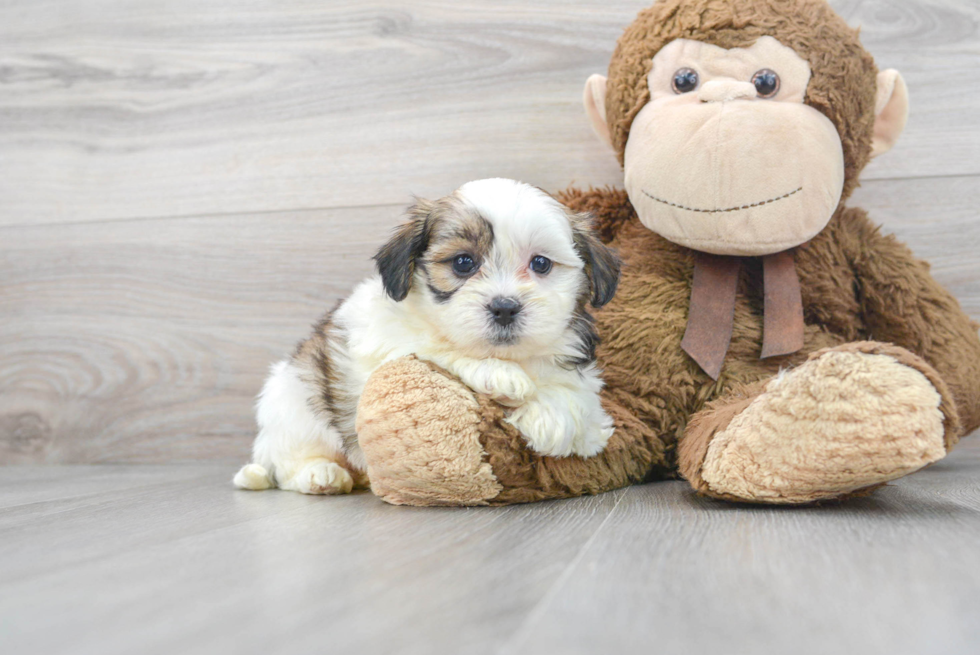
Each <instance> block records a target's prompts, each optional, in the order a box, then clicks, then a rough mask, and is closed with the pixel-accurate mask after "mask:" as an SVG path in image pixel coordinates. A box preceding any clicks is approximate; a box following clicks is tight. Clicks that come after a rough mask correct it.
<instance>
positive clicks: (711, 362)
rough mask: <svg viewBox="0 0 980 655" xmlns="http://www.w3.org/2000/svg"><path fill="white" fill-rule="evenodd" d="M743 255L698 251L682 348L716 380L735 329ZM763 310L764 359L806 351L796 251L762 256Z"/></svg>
mask: <svg viewBox="0 0 980 655" xmlns="http://www.w3.org/2000/svg"><path fill="white" fill-rule="evenodd" d="M741 266H742V258H741V257H729V256H723V255H709V254H708V253H703V252H699V253H697V259H696V260H695V263H694V283H693V285H692V286H691V308H690V312H689V313H688V317H687V330H686V331H685V332H684V340H683V341H682V342H681V348H683V349H684V352H686V353H687V354H688V355H690V356H691V357H692V358H693V359H694V361H696V362H697V363H698V366H700V367H701V368H702V369H703V370H704V372H705V373H707V374H708V375H710V376H711V379H712V380H717V379H718V375H719V373H721V366H722V364H723V363H724V361H725V354H726V353H727V352H728V345H729V344H730V343H731V340H732V329H733V327H734V325H735V291H736V289H737V287H738V272H739V269H740V268H741ZM762 271H763V273H762V283H763V285H764V291H765V305H764V307H763V311H764V314H763V324H762V325H763V336H762V355H761V357H762V358H763V359H765V358H766V357H775V356H776V355H788V354H790V353H795V352H796V351H797V350H799V349H800V348H802V347H803V299H802V297H801V295H800V279H799V277H798V276H797V275H796V263H795V262H794V260H793V251H791V250H785V251H783V252H777V253H776V254H774V255H766V256H765V257H763V258H762Z"/></svg>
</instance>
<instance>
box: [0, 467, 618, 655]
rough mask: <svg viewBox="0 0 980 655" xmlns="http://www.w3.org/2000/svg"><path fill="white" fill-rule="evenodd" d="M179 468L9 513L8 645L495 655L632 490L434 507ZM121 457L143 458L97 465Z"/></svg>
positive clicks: (0, 612)
mask: <svg viewBox="0 0 980 655" xmlns="http://www.w3.org/2000/svg"><path fill="white" fill-rule="evenodd" d="M8 470H9V469H8ZM30 470H34V469H30ZM54 470H57V471H65V470H67V471H69V472H74V469H70V468H69V469H65V468H64V467H56V468H55V469H54ZM142 470H144V469H143V467H140V468H139V469H138V471H137V473H138V472H139V471H142ZM171 470H172V471H173V472H174V475H175V478H174V480H173V481H172V482H169V483H166V482H161V481H159V480H152V479H151V480H148V481H147V482H148V483H147V484H146V485H145V486H142V487H139V488H133V487H132V486H131V484H130V483H128V482H127V483H126V484H124V485H121V487H120V489H118V490H103V491H99V492H90V493H79V494H77V495H74V496H71V497H64V498H59V499H57V500H51V501H46V502H36V503H32V504H30V505H19V506H13V507H8V508H6V509H3V510H0V535H2V536H0V648H3V650H4V652H10V653H14V652H38V653H52V654H53V653H60V652H65V653H68V652H70V653H87V652H93V653H94V652H98V653H103V654H108V653H131V652H134V651H133V649H134V648H135V649H136V650H137V651H139V652H179V653H218V652H221V653H224V652H239V653H269V652H290V651H293V652H320V651H328V652H336V651H353V652H366V653H381V652H391V653H394V652H397V653H418V654H419V655H427V654H429V653H464V652H488V650H487V649H488V647H489V646H491V645H492V644H494V643H498V642H499V641H500V639H501V636H502V635H505V634H508V633H510V632H512V631H513V630H514V629H516V628H517V627H518V626H519V625H520V623H521V622H522V621H523V620H524V618H525V616H526V613H527V612H528V611H529V609H530V608H531V607H533V606H534V605H535V604H536V603H537V602H539V601H540V599H541V598H542V597H543V596H544V595H545V594H546V593H547V591H548V589H549V588H550V587H551V586H552V585H553V584H554V582H555V580H556V579H557V578H558V577H559V576H560V575H561V573H562V571H563V570H564V569H565V567H567V566H568V565H569V564H570V563H571V561H572V560H574V558H575V557H576V556H577V554H578V552H579V550H580V549H581V548H582V546H583V545H584V544H585V543H586V542H587V541H588V540H589V539H590V538H591V537H592V535H594V534H595V532H596V530H597V529H598V527H599V526H600V525H601V523H602V521H604V520H605V518H606V517H607V516H608V515H609V513H610V511H611V510H612V508H613V507H615V504H616V502H618V500H619V499H620V498H621V497H622V494H623V492H617V493H610V494H606V495H604V496H600V497H594V498H587V499H582V502H581V503H577V504H576V506H575V510H574V511H572V512H568V511H566V508H565V507H564V506H562V505H561V504H541V505H537V506H524V507H512V508H506V509H503V510H498V511H473V510H469V509H458V510H447V511H436V512H430V511H426V510H424V509H423V510H416V509H409V508H399V507H393V506H389V505H385V504H384V503H382V502H381V501H380V500H378V499H377V498H375V497H374V496H372V495H370V494H368V493H361V494H355V495H352V496H346V497H342V498H324V497H310V496H302V495H300V494H294V493H285V492H272V493H250V492H242V491H236V490H234V489H232V488H231V486H230V482H229V475H230V474H231V473H232V472H233V468H231V467H228V468H216V467H214V466H209V467H200V466H198V467H193V466H191V467H171ZM113 471H120V472H121V473H122V474H123V475H126V474H129V473H130V472H131V471H132V468H131V467H94V470H93V473H92V475H93V476H96V477H99V478H103V477H105V476H108V475H111V474H112V472H113ZM3 473H5V471H0V474H3ZM74 483H77V480H76V481H75V482H67V483H63V484H61V485H58V484H57V483H54V484H53V485H51V486H54V487H56V488H60V489H62V490H63V491H64V492H65V493H68V492H70V491H71V490H72V487H73V485H74ZM332 500H336V501H338V502H330V501H332ZM3 501H4V498H3V493H2V491H0V506H2V505H3V504H4V502H3ZM324 501H327V502H324ZM107 533H111V534H112V538H111V539H107V538H106V534H107ZM38 544H44V547H43V548H38ZM54 626H57V630H52V629H51V628H52V627H54Z"/></svg>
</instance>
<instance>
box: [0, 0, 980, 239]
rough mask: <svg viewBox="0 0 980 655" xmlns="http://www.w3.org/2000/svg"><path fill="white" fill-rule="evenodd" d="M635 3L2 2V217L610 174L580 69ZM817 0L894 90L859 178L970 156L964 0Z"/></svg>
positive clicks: (309, 202)
mask: <svg viewBox="0 0 980 655" xmlns="http://www.w3.org/2000/svg"><path fill="white" fill-rule="evenodd" d="M648 3H649V0H614V1H607V0H576V1H575V2H566V1H565V0H535V1H534V2H525V1H524V0H507V1H505V2H494V3H483V2H475V1H472V0H470V1H461V2H457V1H454V2H445V1H440V0H416V1H413V2H377V1H370V0H369V1H358V2H350V1H335V2H308V1H303V0H249V1H248V2H238V3H229V2H227V1H225V0H206V1H201V0H146V1H144V2H140V3H139V4H132V3H124V2H120V0H59V1H54V0H10V1H8V2H4V3H3V4H2V5H0V85H2V91H3V92H2V93H0V152H2V153H3V154H2V156H0V198H3V211H2V212H0V224H7V225H10V224H38V223H65V222H76V221H92V220H108V219H132V218H146V217H162V216H178V215H204V214H220V213H240V212H254V211H283V210H292V209H303V208H321V207H339V206H354V205H358V206H359V205H367V204H385V203H400V202H402V199H403V198H404V197H405V196H406V195H407V194H408V193H410V192H414V193H418V194H421V195H442V194H443V193H445V192H447V191H449V190H451V189H453V188H455V187H456V186H458V185H459V184H460V183H462V182H464V181H467V180H470V179H476V178H480V177H487V176H506V177H514V178H519V179H524V180H526V181H529V182H532V183H535V184H538V185H540V186H543V187H546V188H558V187H563V186H565V185H567V184H568V183H569V182H572V181H576V182H578V183H581V184H589V183H592V184H606V183H615V182H617V181H618V180H619V179H620V172H619V170H618V168H617V166H616V163H615V160H614V159H613V157H612V155H611V154H610V153H609V152H607V151H606V149H605V148H604V146H602V145H600V144H599V142H598V140H597V139H595V138H594V137H593V135H592V134H591V130H590V128H589V126H588V124H587V121H586V119H585V117H584V112H583V110H582V108H581V105H580V97H581V89H582V85H583V83H584V81H585V79H586V78H587V77H588V75H589V74H591V73H595V72H602V71H604V70H605V69H606V66H607V64H608V60H609V56H610V54H611V52H612V49H613V47H614V44H615V40H616V38H618V36H619V34H620V33H621V32H622V30H623V28H624V27H625V26H626V25H627V24H628V23H629V22H630V21H631V20H632V18H633V16H634V15H635V14H636V12H637V11H638V10H639V9H641V8H643V7H645V6H646V5H647V4H648ZM833 4H834V5H835V6H836V7H837V8H838V9H839V10H840V12H841V13H842V15H843V16H844V17H845V18H847V19H848V20H849V21H850V22H851V24H853V25H859V26H861V28H862V37H863V40H864V42H865V44H866V45H867V47H868V48H869V49H870V50H871V52H872V53H873V54H874V55H875V57H876V59H877V61H878V62H879V64H880V65H881V66H882V67H894V68H898V69H900V70H901V71H902V72H903V73H904V75H905V77H906V80H907V81H908V84H909V88H910V89H911V96H912V113H911V118H910V122H909V126H908V129H907V131H906V134H905V135H904V137H903V138H902V139H901V140H900V141H899V144H898V146H897V147H896V148H895V150H894V151H893V152H892V153H890V154H889V155H888V156H886V157H883V158H881V159H880V160H879V161H876V162H874V163H873V164H872V166H871V167H870V168H869V169H868V171H866V174H865V178H866V179H888V178H896V177H902V178H904V177H918V176H937V175H965V174H974V175H975V174H980V113H978V112H977V111H976V106H977V102H978V100H980V78H978V76H977V75H976V74H975V72H976V68H977V63H978V61H980V5H977V3H974V2H957V1H955V0H915V1H913V0H903V1H900V2H893V1H888V2H886V1H885V0H863V1H860V0H838V1H836V2H834V3H833Z"/></svg>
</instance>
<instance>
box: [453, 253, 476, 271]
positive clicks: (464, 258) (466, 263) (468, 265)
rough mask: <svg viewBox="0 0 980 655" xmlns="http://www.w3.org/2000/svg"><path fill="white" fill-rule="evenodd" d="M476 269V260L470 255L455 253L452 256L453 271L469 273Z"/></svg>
mask: <svg viewBox="0 0 980 655" xmlns="http://www.w3.org/2000/svg"><path fill="white" fill-rule="evenodd" d="M475 270H476V262H475V261H474V260H473V257H472V256H471V255H456V256H455V257H454V258H453V273H455V274H456V275H469V274H470V273H472V272H473V271H475Z"/></svg>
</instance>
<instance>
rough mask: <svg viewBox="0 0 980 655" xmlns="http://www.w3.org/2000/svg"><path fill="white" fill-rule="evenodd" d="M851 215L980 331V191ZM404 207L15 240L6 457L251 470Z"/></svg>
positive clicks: (878, 198) (946, 187)
mask: <svg viewBox="0 0 980 655" xmlns="http://www.w3.org/2000/svg"><path fill="white" fill-rule="evenodd" d="M853 204H855V205H860V206H863V207H865V208H867V209H868V210H869V211H870V212H871V215H872V217H873V218H874V219H875V220H877V221H879V222H882V223H884V225H885V228H884V229H885V230H886V231H890V232H896V233H897V234H898V235H899V236H900V237H901V238H903V239H906V240H908V242H909V243H911V244H912V246H913V249H914V250H915V251H916V253H917V254H919V255H920V256H922V257H926V258H928V259H930V260H931V261H932V262H933V272H934V274H935V275H936V277H937V278H938V279H939V280H940V281H942V282H943V283H944V284H946V285H948V286H949V287H950V289H951V290H952V291H953V292H954V293H955V294H956V295H957V296H958V297H959V298H960V301H961V302H962V304H963V306H964V308H965V310H966V311H967V312H968V313H970V314H971V315H972V316H973V317H974V318H980V260H978V259H977V257H976V253H975V244H976V243H980V223H978V221H977V220H976V207H978V206H980V179H978V178H977V177H964V178H948V179H946V178H939V179H931V180H897V181H878V182H868V183H866V184H865V186H864V187H863V188H862V189H860V190H859V191H858V193H857V195H856V197H855V199H854V203H853ZM401 210H402V207H401V206H398V205H393V206H380V207H367V208H357V209H336V210H319V211H307V212H287V213H278V214H247V215H241V216H228V215H224V216H216V217H201V218H177V219H167V220H152V221H141V220H133V221H120V222H97V223H86V224H72V225H40V226H19V227H8V228H0V240H2V241H3V244H4V245H3V247H2V248H0V315H2V316H5V317H7V319H6V320H4V321H2V322H0V462H3V463H30V462H49V463H73V462H90V463H91V462H103V463H104V462H143V463H160V462H174V461H198V460H202V459H223V460H229V459H230V460H235V461H241V460H244V459H245V458H246V456H247V454H248V451H249V444H250V442H251V439H252V436H253V432H252V431H253V418H252V402H253V398H254V396H255V394H256V393H257V392H258V389H259V388H260V386H261V383H262V379H263V378H264V376H265V373H266V370H267V367H268V365H269V364H271V363H272V362H274V361H276V360H277V359H278V358H280V357H282V356H283V355H284V354H285V353H286V352H288V351H289V350H290V349H291V348H292V346H293V344H294V343H295V342H296V341H297V340H299V339H300V338H302V337H303V336H305V334H306V332H307V330H308V326H309V325H310V323H312V322H313V321H314V320H315V319H316V318H317V317H318V316H319V315H320V314H321V313H322V312H324V311H326V310H327V309H329V308H330V307H331V306H332V305H333V304H334V303H335V302H336V301H337V300H338V299H339V298H342V297H343V296H344V295H345V294H346V293H347V292H348V291H349V289H350V288H351V287H352V286H353V285H354V284H356V282H357V281H358V280H360V279H362V278H363V277H364V276H365V275H367V274H368V273H369V272H370V270H371V262H370V259H369V258H370V256H371V254H372V253H373V252H374V251H375V249H376V248H377V247H378V245H379V244H380V243H381V242H382V241H383V240H384V235H385V234H386V232H387V230H388V228H389V226H391V225H394V224H395V223H396V222H397V221H398V220H399V217H400V214H401Z"/></svg>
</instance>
